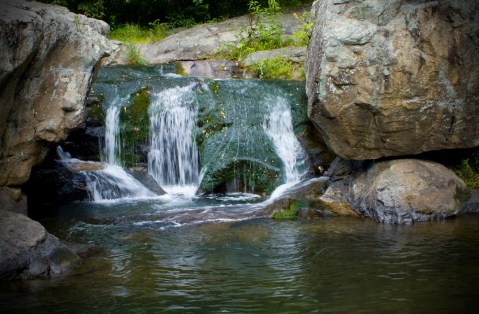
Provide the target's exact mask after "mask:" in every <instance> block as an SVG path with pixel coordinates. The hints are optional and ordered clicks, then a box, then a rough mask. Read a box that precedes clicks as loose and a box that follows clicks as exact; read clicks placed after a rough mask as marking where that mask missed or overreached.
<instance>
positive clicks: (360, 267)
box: [0, 200, 479, 313]
mask: <svg viewBox="0 0 479 314" xmlns="http://www.w3.org/2000/svg"><path fill="white" fill-rule="evenodd" d="M203 201H204V200H203ZM190 205H191V204H190ZM190 205H188V204H186V203H184V204H183V205H181V206H182V207H185V208H186V207H188V206H190ZM141 206H143V207H145V206H146V205H145V204H143V205H141ZM141 206H140V205H138V204H136V205H130V206H126V205H123V206H119V205H108V206H107V205H95V206H93V205H88V204H84V205H76V207H75V208H74V209H69V210H68V211H67V212H68V214H65V212H63V214H62V213H59V216H58V217H56V218H54V219H50V220H46V221H45V222H44V223H45V224H46V225H47V227H48V228H49V230H50V231H51V232H53V233H55V234H57V235H59V236H61V237H64V238H67V239H68V240H71V241H78V242H81V243H91V244H95V245H97V246H98V247H100V249H101V250H100V252H99V253H97V254H96V255H94V256H92V257H90V258H87V259H85V260H84V262H83V264H82V266H81V267H80V268H79V269H78V270H76V271H75V272H73V273H72V274H70V275H69V276H63V277H58V278H50V279H40V280H30V281H16V282H9V283H2V284H0V312H2V313H13V312H18V313H163V312H175V313H473V312H475V311H477V310H478V309H479V307H478V300H479V299H478V297H479V232H478V230H479V217H478V216H465V217H460V218H458V219H455V220H450V221H444V222H439V223H428V224H416V225H413V226H396V225H382V224H377V223H375V222H372V221H369V220H362V219H355V218H317V219H311V220H298V221H285V222H275V221H272V220H268V219H251V220H244V221H236V222H235V221H232V222H216V223H192V224H187V225H183V226H179V227H178V226H177V227H175V226H166V227H165V225H163V226H162V224H160V223H156V222H155V220H154V219H156V218H151V219H149V220H148V218H146V220H148V223H145V222H144V220H145V217H149V216H148V215H150V216H151V215H152V214H153V212H154V210H156V209H153V208H156V207H154V206H151V205H148V206H149V207H148V206H146V207H147V208H149V209H145V208H146V207H145V208H142V207H141ZM153 216H154V215H153Z"/></svg>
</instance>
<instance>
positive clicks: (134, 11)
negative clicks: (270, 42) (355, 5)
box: [40, 0, 313, 27]
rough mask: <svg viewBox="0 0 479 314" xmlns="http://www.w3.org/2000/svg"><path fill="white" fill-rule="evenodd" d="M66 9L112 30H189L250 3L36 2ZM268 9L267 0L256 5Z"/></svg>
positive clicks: (289, 0)
mask: <svg viewBox="0 0 479 314" xmlns="http://www.w3.org/2000/svg"><path fill="white" fill-rule="evenodd" d="M40 1H41V2H46V3H54V4H58V5H62V6H65V7H67V8H69V9H70V10H71V11H72V12H75V13H81V14H84V15H86V16H89V17H93V18H97V19H102V20H104V21H106V22H107V23H109V24H110V25H112V26H119V25H123V24H127V23H133V24H138V25H140V26H149V25H151V23H170V24H172V26H174V27H178V26H191V25H193V24H195V23H202V22H207V21H211V20H214V19H222V18H230V17H233V16H238V15H242V14H245V13H246V12H247V11H248V4H249V2H250V0H40ZM257 2H258V3H259V4H260V5H262V6H266V7H267V6H268V0H258V1H257ZM277 2H279V4H280V5H281V6H282V7H288V6H297V5H302V4H307V3H312V2H313V1H312V0H279V1H277Z"/></svg>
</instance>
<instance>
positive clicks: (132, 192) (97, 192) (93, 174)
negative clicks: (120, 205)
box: [84, 165, 156, 202]
mask: <svg viewBox="0 0 479 314" xmlns="http://www.w3.org/2000/svg"><path fill="white" fill-rule="evenodd" d="M84 174H85V176H86V183H87V189H88V193H89V194H90V197H91V198H92V199H93V200H94V201H96V202H98V201H104V200H113V199H119V198H146V197H155V196H156V194H155V193H153V192H152V191H150V190H149V189H148V188H146V187H145V186H144V185H143V184H141V183H140V181H138V180H136V179H135V178H133V177H132V176H131V175H130V174H128V173H127V172H126V171H125V170H124V169H123V168H122V167H120V166H118V165H107V166H106V167H105V168H104V169H102V170H98V171H85V172H84Z"/></svg>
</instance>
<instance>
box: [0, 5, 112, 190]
mask: <svg viewBox="0 0 479 314" xmlns="http://www.w3.org/2000/svg"><path fill="white" fill-rule="evenodd" d="M108 31H109V27H108V25H107V24H106V23H104V22H102V21H98V20H94V19H89V18H86V17H85V16H82V15H76V14H73V13H71V12H69V11H68V10H67V9H65V8H63V7H59V6H53V5H46V4H41V3H36V2H27V1H22V0H3V1H2V2H1V3H0V47H2V49H0V60H1V64H0V103H1V106H0V173H1V174H2V175H1V176H0V186H7V187H10V188H13V189H17V194H18V193H19V190H18V186H20V185H21V184H23V183H24V182H26V181H27V180H28V178H29V175H30V171H31V168H32V166H33V165H35V164H37V163H38V162H40V161H41V160H42V159H43V158H44V157H45V155H46V153H47V151H48V148H49V147H51V146H52V145H53V144H55V143H58V142H59V141H61V140H63V139H65V138H66V136H67V135H68V134H69V132H70V131H71V130H72V129H74V128H76V127H77V126H78V125H79V124H80V123H82V122H83V121H84V118H85V107H84V101H85V98H86V94H87V91H88V88H89V85H90V83H91V80H92V78H93V73H94V68H95V65H96V64H97V63H98V61H99V60H100V59H101V58H102V57H103V56H105V55H106V54H107V53H109V51H110V49H111V47H110V44H109V42H108V40H107V39H106V38H105V37H104V35H106V34H107V33H108Z"/></svg>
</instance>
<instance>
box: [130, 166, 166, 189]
mask: <svg viewBox="0 0 479 314" xmlns="http://www.w3.org/2000/svg"><path fill="white" fill-rule="evenodd" d="M127 172H128V173H129V174H131V175H132V176H133V177H134V178H135V179H137V180H138V181H140V183H141V184H143V185H144V186H146V187H147V188H148V189H149V190H150V191H152V192H154V193H155V194H156V195H164V194H166V192H165V190H163V189H162V188H161V186H160V185H159V184H158V182H156V180H155V178H153V177H152V176H151V175H150V174H149V173H148V169H146V168H145V167H141V166H137V167H133V168H130V169H129V170H128V171H127Z"/></svg>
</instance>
